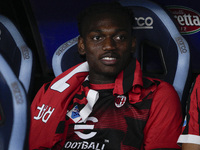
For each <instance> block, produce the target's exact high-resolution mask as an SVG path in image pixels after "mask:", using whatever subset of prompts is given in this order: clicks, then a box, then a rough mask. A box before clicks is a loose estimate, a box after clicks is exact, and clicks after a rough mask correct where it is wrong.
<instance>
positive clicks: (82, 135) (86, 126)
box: [64, 117, 106, 150]
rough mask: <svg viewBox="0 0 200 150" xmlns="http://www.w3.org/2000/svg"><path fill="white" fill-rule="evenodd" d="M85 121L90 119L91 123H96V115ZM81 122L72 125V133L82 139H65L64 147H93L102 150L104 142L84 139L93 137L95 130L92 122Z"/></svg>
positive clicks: (95, 149)
mask: <svg viewBox="0 0 200 150" xmlns="http://www.w3.org/2000/svg"><path fill="white" fill-rule="evenodd" d="M86 121H90V122H93V123H97V122H98V119H97V118H96V117H88V118H87V120H86ZM82 123H83V122H82V121H80V122H79V123H76V124H75V125H74V133H75V134H76V135H77V136H78V137H80V138H81V139H83V141H67V142H66V143H65V146H64V148H65V149H94V150H104V148H105V146H106V145H105V143H100V142H92V141H91V142H89V141H84V140H88V139H91V138H93V137H94V136H95V135H96V134H97V132H96V131H93V129H94V124H82ZM82 130H88V131H89V130H91V132H89V133H88V132H87V133H83V132H81V131H82Z"/></svg>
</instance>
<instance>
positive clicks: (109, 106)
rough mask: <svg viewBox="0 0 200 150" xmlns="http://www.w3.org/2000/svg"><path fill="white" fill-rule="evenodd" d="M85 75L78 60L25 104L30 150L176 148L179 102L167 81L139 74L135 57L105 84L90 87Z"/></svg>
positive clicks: (179, 114)
mask: <svg viewBox="0 0 200 150" xmlns="http://www.w3.org/2000/svg"><path fill="white" fill-rule="evenodd" d="M87 75H88V66H87V62H85V63H81V64H79V65H77V66H75V67H73V68H71V69H69V70H68V71H66V72H64V73H63V74H61V75H60V76H58V77H56V78H55V79H54V80H53V81H52V82H51V83H49V84H45V85H44V86H43V87H42V88H41V89H40V91H39V92H38V93H37V95H36V97H35V99H34V100H33V103H32V105H31V126H30V136H29V137H30V139H29V145H30V150H32V149H45V148H51V149H62V148H65V149H79V148H80V149H104V150H107V149H113V148H114V149H121V150H126V149H129V150H131V149H147V150H148V149H156V148H179V147H178V145H177V144H176V141H177V139H178V136H179V135H180V133H181V124H182V113H181V104H180V100H179V97H178V94H177V93H176V92H175V90H174V88H173V87H172V86H171V85H170V84H168V83H166V82H163V81H160V80H156V79H151V78H143V77H142V73H141V69H140V65H139V63H138V62H137V61H135V60H133V61H132V62H131V63H130V64H129V65H128V66H127V68H126V69H125V70H123V71H122V72H121V73H120V74H119V75H118V76H117V78H116V80H115V83H113V84H111V85H108V84H107V85H101V86H100V85H97V86H96V87H94V85H90V84H89V81H88V80H87V79H88V78H87ZM110 86H112V88H111V87H110ZM106 87H107V88H106ZM108 87H109V88H108ZM88 137H90V138H88ZM112 147H113V148H112Z"/></svg>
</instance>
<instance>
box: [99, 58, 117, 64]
mask: <svg viewBox="0 0 200 150" xmlns="http://www.w3.org/2000/svg"><path fill="white" fill-rule="evenodd" d="M101 62H102V63H103V64H104V65H115V64H116V63H117V58H116V57H109V56H105V57H102V58H101Z"/></svg>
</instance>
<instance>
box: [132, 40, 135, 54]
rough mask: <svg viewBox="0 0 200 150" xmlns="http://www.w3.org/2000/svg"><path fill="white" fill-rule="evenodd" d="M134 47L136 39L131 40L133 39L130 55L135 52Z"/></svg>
mask: <svg viewBox="0 0 200 150" xmlns="http://www.w3.org/2000/svg"><path fill="white" fill-rule="evenodd" d="M135 45H136V39H135V38H133V39H132V46H131V52H132V53H134V52H135Z"/></svg>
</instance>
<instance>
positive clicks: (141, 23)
mask: <svg viewBox="0 0 200 150" xmlns="http://www.w3.org/2000/svg"><path fill="white" fill-rule="evenodd" d="M135 22H136V25H135V26H134V27H133V29H153V18H152V17H135Z"/></svg>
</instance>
